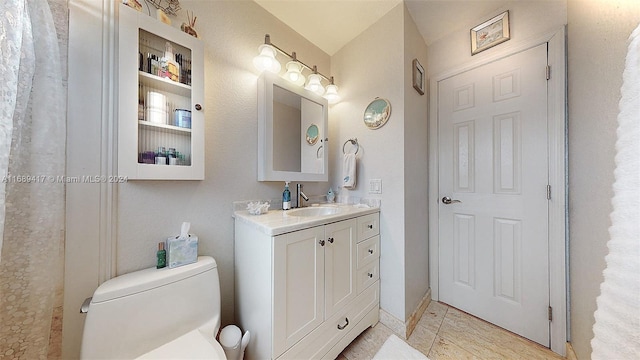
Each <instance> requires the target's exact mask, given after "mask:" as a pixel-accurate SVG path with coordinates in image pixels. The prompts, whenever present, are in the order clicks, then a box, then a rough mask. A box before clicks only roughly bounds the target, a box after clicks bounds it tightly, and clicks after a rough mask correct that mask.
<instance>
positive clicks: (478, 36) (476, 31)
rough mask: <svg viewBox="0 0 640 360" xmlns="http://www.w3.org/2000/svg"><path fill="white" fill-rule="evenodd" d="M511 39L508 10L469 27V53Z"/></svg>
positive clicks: (477, 51)
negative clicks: (471, 27)
mask: <svg viewBox="0 0 640 360" xmlns="http://www.w3.org/2000/svg"><path fill="white" fill-rule="evenodd" d="M509 39H511V34H510V32H509V10H507V11H505V12H503V13H502V14H500V15H498V16H495V17H493V18H491V19H489V20H487V21H485V22H483V23H482V24H480V25H478V26H476V27H474V28H473V29H471V55H475V54H477V53H479V52H481V51H484V50H487V49H489V48H491V47H494V46H496V45H498V44H501V43H503V42H505V41H507V40H509Z"/></svg>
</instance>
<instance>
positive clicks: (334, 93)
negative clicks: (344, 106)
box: [324, 76, 340, 104]
mask: <svg viewBox="0 0 640 360" xmlns="http://www.w3.org/2000/svg"><path fill="white" fill-rule="evenodd" d="M330 82H331V83H330V84H329V85H327V92H326V93H325V94H324V98H325V99H327V101H329V104H335V103H337V102H338V101H340V95H338V87H337V86H336V85H335V84H334V83H333V76H332V77H331V79H330Z"/></svg>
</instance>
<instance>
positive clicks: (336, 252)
mask: <svg viewBox="0 0 640 360" xmlns="http://www.w3.org/2000/svg"><path fill="white" fill-rule="evenodd" d="M324 232H325V238H326V244H325V250H324V251H325V252H324V258H325V318H326V319H328V318H330V317H331V315H333V314H334V313H335V312H336V311H338V310H340V309H341V308H342V307H344V306H345V305H346V304H347V303H349V302H350V301H351V300H352V299H354V298H355V297H356V271H355V270H356V259H357V254H356V250H357V248H356V243H357V240H356V238H357V237H356V219H351V220H345V221H340V222H337V223H333V224H328V225H326V226H325V230H324Z"/></svg>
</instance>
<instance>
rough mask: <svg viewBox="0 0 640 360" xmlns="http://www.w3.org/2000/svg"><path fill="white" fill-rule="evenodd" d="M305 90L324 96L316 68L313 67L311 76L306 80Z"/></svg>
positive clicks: (320, 78)
mask: <svg viewBox="0 0 640 360" xmlns="http://www.w3.org/2000/svg"><path fill="white" fill-rule="evenodd" d="M304 88H305V89H307V90H309V91H312V92H314V93H316V94H318V95H320V96H322V94H324V86H322V77H321V76H320V75H318V68H317V67H316V66H315V65H313V74H311V75H309V77H308V78H307V85H305V87H304Z"/></svg>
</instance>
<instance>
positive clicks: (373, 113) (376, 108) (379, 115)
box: [364, 98, 391, 130]
mask: <svg viewBox="0 0 640 360" xmlns="http://www.w3.org/2000/svg"><path fill="white" fill-rule="evenodd" d="M390 116H391V103H390V102H389V100H387V99H381V98H376V99H375V100H373V101H372V102H371V103H370V104H369V106H367V108H366V109H365V110H364V124H365V125H366V126H367V127H368V128H369V129H372V130H375V129H378V128H380V127H382V126H383V125H384V124H386V123H387V120H389V117H390Z"/></svg>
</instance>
